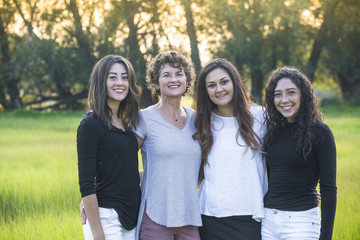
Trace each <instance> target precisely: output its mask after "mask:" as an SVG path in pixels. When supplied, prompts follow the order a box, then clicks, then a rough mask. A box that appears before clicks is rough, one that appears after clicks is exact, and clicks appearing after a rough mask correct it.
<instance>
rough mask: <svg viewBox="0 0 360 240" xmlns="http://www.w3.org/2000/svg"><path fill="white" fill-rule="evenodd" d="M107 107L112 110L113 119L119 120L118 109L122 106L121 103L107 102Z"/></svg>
mask: <svg viewBox="0 0 360 240" xmlns="http://www.w3.org/2000/svg"><path fill="white" fill-rule="evenodd" d="M107 105H108V106H109V108H110V109H111V112H112V116H113V118H118V115H117V113H118V109H119V106H120V102H113V101H107Z"/></svg>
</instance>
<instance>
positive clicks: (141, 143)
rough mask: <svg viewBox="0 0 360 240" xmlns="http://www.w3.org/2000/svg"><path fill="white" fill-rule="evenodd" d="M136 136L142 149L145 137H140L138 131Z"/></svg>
mask: <svg viewBox="0 0 360 240" xmlns="http://www.w3.org/2000/svg"><path fill="white" fill-rule="evenodd" d="M135 137H136V140H137V142H138V149H140V148H141V147H142V145H143V143H144V139H143V138H141V137H139V136H138V135H137V134H136V133H135Z"/></svg>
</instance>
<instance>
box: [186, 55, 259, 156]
mask: <svg viewBox="0 0 360 240" xmlns="http://www.w3.org/2000/svg"><path fill="white" fill-rule="evenodd" d="M218 68H221V69H223V70H224V71H226V72H227V74H229V77H230V78H231V80H232V82H233V86H234V96H233V99H232V105H233V111H234V116H235V118H236V120H237V123H238V126H239V129H238V131H237V133H236V139H238V136H240V135H241V137H242V138H243V139H244V141H245V143H246V145H247V146H248V147H250V148H251V149H252V150H254V151H260V150H261V149H260V138H259V136H258V135H257V134H256V133H255V132H254V130H253V129H252V126H253V122H254V117H253V115H252V114H251V112H250V105H252V104H254V103H252V102H251V100H250V99H249V98H248V96H247V95H246V89H245V85H244V82H243V80H242V79H241V76H240V73H239V72H238V71H237V69H236V67H235V66H234V65H233V64H231V63H230V62H229V61H227V60H225V59H223V58H218V59H214V60H212V61H211V62H209V63H208V64H207V65H206V66H205V67H204V68H203V69H202V70H201V72H200V75H199V79H198V84H197V87H196V91H195V104H196V108H195V109H196V118H195V128H196V133H195V134H194V135H193V138H194V139H195V140H198V141H199V143H200V146H201V152H202V158H203V162H204V163H206V162H207V156H208V154H209V152H210V150H211V147H212V145H213V142H214V140H213V135H212V132H211V111H212V110H214V108H216V107H217V105H216V104H215V103H213V102H212V101H211V100H210V97H209V95H208V93H207V89H206V81H205V80H206V76H207V75H208V74H209V73H210V72H212V71H213V70H215V69H218ZM238 144H239V143H238Z"/></svg>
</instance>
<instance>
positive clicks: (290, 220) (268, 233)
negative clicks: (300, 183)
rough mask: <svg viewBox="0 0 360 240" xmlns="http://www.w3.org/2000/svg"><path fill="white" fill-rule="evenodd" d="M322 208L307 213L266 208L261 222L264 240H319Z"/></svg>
mask: <svg viewBox="0 0 360 240" xmlns="http://www.w3.org/2000/svg"><path fill="white" fill-rule="evenodd" d="M320 222H321V219H320V208H319V207H315V208H312V209H309V210H306V211H281V210H277V209H270V208H265V217H264V219H263V220H262V222H261V238H262V240H290V239H291V240H304V239H306V240H312V239H314V240H315V239H316V240H318V239H319V237H320Z"/></svg>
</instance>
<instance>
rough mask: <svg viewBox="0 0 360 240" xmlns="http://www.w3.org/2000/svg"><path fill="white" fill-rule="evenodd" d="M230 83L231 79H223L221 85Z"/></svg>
mask: <svg viewBox="0 0 360 240" xmlns="http://www.w3.org/2000/svg"><path fill="white" fill-rule="evenodd" d="M228 83H229V80H227V79H226V80H223V81H221V85H226V84H228Z"/></svg>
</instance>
